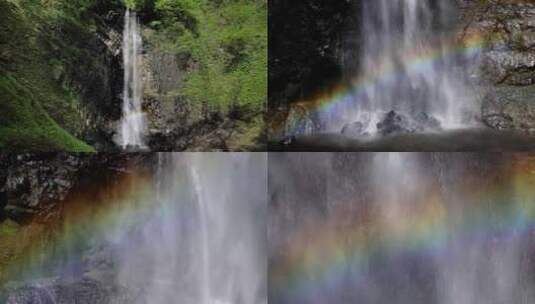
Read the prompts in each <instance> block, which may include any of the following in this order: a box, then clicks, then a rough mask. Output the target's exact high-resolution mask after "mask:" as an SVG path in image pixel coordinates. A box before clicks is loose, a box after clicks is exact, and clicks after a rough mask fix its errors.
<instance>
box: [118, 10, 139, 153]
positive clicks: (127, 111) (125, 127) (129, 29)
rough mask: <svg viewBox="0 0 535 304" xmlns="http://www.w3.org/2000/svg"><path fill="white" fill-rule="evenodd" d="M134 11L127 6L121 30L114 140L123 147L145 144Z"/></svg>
mask: <svg viewBox="0 0 535 304" xmlns="http://www.w3.org/2000/svg"><path fill="white" fill-rule="evenodd" d="M139 31H140V26H139V22H138V19H137V15H136V13H135V12H132V11H130V10H127V11H126V13H125V17H124V32H123V46H122V47H123V66H124V84H123V117H122V119H121V122H120V129H119V134H118V135H119V140H118V143H119V145H120V146H121V147H122V148H123V149H127V148H128V149H143V148H145V143H144V139H143V136H144V133H145V129H146V123H145V115H144V113H143V110H142V107H141V103H142V94H143V84H142V78H141V67H140V58H141V48H142V40H141V34H140V32H139Z"/></svg>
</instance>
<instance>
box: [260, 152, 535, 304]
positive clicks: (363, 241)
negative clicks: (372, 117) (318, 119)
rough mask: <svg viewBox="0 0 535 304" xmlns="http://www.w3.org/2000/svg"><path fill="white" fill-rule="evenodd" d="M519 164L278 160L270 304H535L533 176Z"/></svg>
mask: <svg viewBox="0 0 535 304" xmlns="http://www.w3.org/2000/svg"><path fill="white" fill-rule="evenodd" d="M510 161H511V159H510V158H507V157H503V158H502V157H500V156H499V155H491V154H455V153H451V154H447V153H445V154H442V153H370V154H368V153H355V154H352V153H333V154H323V155H321V156H316V155H312V154H311V155H307V154H301V155H295V153H288V154H285V155H281V156H278V155H277V156H273V157H272V158H270V166H272V169H270V170H271V171H272V172H271V173H270V187H269V191H270V197H272V201H270V207H269V208H270V211H269V214H270V221H271V225H270V227H269V228H268V231H271V233H270V240H269V243H270V246H272V248H271V249H270V265H274V266H273V268H272V269H273V270H272V271H270V274H269V275H270V282H272V284H271V285H270V286H271V287H270V299H273V302H274V303H312V304H320V303H363V304H365V303H391V302H392V301H393V299H395V300H394V302H395V303H402V304H403V303H410V304H419V303H422V304H423V303H426V304H427V303H435V304H483V303H487V304H488V303H492V304H500V303H532V302H533V300H534V299H535V291H534V288H533V282H534V280H535V278H534V277H533V271H532V270H533V267H535V263H534V262H533V259H531V258H530V257H531V256H533V252H534V250H535V247H534V244H535V243H534V240H535V238H534V235H533V226H532V224H531V222H532V220H531V218H532V214H533V211H532V210H533V206H534V205H533V204H534V203H533V202H534V200H533V191H532V190H525V189H524V190H522V187H525V186H521V187H519V186H518V185H522V184H523V183H524V182H527V183H528V184H529V183H532V182H533V176H532V175H531V177H528V176H526V175H524V172H523V170H525V169H524V167H522V168H520V169H513V170H512V168H515V166H516V165H512V163H511V162H510ZM517 170H519V171H517ZM523 179H525V180H523ZM288 185H291V186H288ZM528 187H529V186H528ZM526 191H527V192H526ZM279 265H281V266H279ZM270 269H271V268H270ZM270 301H271V300H270Z"/></svg>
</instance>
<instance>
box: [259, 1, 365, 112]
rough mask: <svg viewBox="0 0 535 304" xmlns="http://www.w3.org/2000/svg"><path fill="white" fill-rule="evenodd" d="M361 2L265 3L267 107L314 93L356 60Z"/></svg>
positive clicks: (336, 78) (332, 81)
mask: <svg viewBox="0 0 535 304" xmlns="http://www.w3.org/2000/svg"><path fill="white" fill-rule="evenodd" d="M359 3H360V1H328V0H313V1H289V0H274V1H269V18H270V23H269V32H270V33H271V34H270V35H269V86H270V96H269V105H270V107H273V108H277V107H279V106H282V107H285V106H287V105H288V103H290V102H292V101H295V100H297V99H299V98H300V97H304V96H307V95H311V94H314V93H316V92H318V91H320V90H321V89H322V88H323V87H326V86H329V85H330V84H332V83H336V82H337V81H338V80H340V78H341V77H342V74H343V72H344V70H345V68H344V66H347V67H348V68H349V66H350V65H351V64H358V60H357V57H358V48H359V43H360V42H359V41H360V40H359V32H358V31H359V30H358V15H359V11H358V9H359V8H358V6H359ZM345 50H348V51H347V52H345ZM349 50H351V51H349Z"/></svg>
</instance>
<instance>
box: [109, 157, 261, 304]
mask: <svg viewBox="0 0 535 304" xmlns="http://www.w3.org/2000/svg"><path fill="white" fill-rule="evenodd" d="M158 157H159V161H158V168H157V170H156V174H157V176H156V178H155V187H157V192H158V196H157V198H156V200H155V201H154V202H153V203H151V204H152V205H153V207H152V208H151V209H152V210H151V211H150V212H149V213H148V214H147V215H146V217H145V219H144V220H142V223H143V225H141V226H139V228H138V229H137V230H135V231H132V232H131V234H130V236H129V237H128V238H127V239H126V241H125V242H122V244H123V245H122V246H124V247H121V246H120V247H119V248H117V249H116V252H117V260H118V263H119V265H118V270H119V275H118V283H119V284H120V285H121V286H126V287H127V288H128V289H129V290H137V291H138V292H134V293H135V294H136V293H139V294H140V295H141V296H140V297H139V298H138V299H137V302H134V303H139V304H141V303H143V304H144V303H152V304H166V303H178V302H179V303H184V304H247V303H259V304H263V303H265V297H264V296H263V295H262V294H263V292H264V290H265V288H264V287H263V285H264V284H265V275H266V269H265V268H264V266H263V265H264V263H262V262H261V261H262V256H263V253H262V252H261V251H260V250H261V246H262V245H261V244H262V240H263V239H262V238H261V236H262V233H263V232H264V231H265V230H263V228H264V226H262V222H261V221H259V220H261V218H260V217H259V216H262V215H261V214H263V212H264V211H262V210H264V209H265V205H264V204H265V195H264V194H263V192H261V191H262V190H263V191H265V185H264V183H265V179H264V178H263V177H262V172H263V171H262V170H264V168H263V166H265V161H263V160H262V158H263V157H262V156H261V155H258V156H246V155H234V154H227V155H222V154H219V153H216V154H203V153H201V154H196V153H192V154H172V153H161V154H159V156H158ZM245 182H247V183H248V185H249V190H247V191H243V189H240V188H239V187H240V185H243V183H245ZM120 229H121V228H120Z"/></svg>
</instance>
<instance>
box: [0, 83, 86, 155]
mask: <svg viewBox="0 0 535 304" xmlns="http://www.w3.org/2000/svg"><path fill="white" fill-rule="evenodd" d="M0 121H1V122H2V123H1V124H0V149H1V150H3V151H19V150H32V151H58V150H68V151H73V152H94V149H93V148H92V147H91V146H89V145H87V144H85V143H84V142H82V141H80V140H78V139H76V138H75V137H74V136H72V135H71V134H69V133H68V132H67V131H65V130H64V129H63V128H61V127H60V126H59V125H58V124H57V123H56V122H55V121H54V120H53V119H52V118H50V116H49V115H48V113H47V112H46V111H45V110H44V109H43V107H42V105H41V103H40V102H38V101H37V100H36V99H35V98H34V94H32V92H31V91H30V90H29V89H28V88H26V87H25V86H23V85H21V84H20V83H18V82H17V80H15V78H13V77H12V76H9V75H3V76H0Z"/></svg>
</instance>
